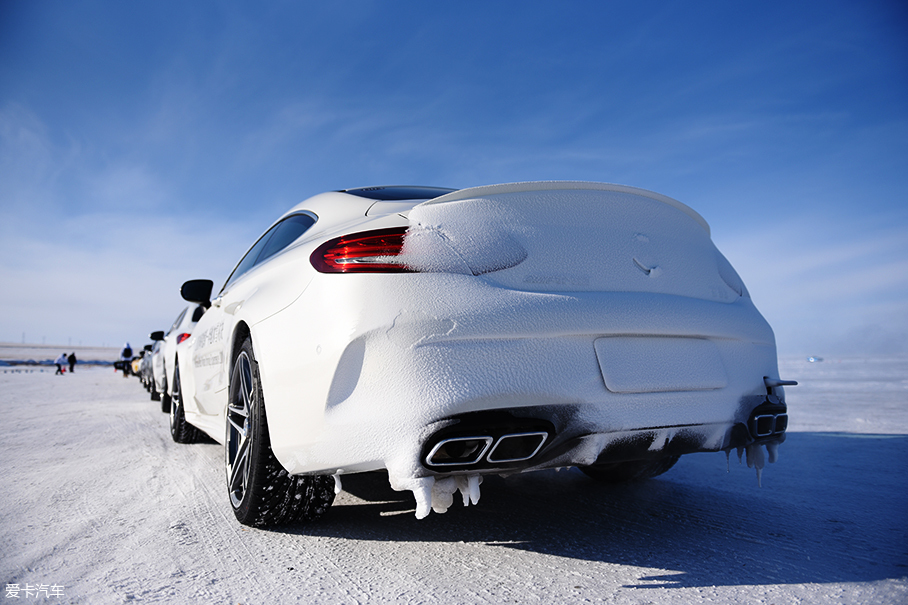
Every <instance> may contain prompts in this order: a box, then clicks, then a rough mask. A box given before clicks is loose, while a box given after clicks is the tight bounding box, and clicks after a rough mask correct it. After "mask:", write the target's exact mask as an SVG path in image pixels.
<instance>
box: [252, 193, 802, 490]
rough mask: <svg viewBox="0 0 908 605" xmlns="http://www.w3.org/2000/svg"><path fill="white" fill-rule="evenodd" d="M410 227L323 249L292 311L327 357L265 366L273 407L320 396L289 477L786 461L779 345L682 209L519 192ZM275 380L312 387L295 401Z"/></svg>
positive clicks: (288, 429) (277, 430)
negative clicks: (729, 453)
mask: <svg viewBox="0 0 908 605" xmlns="http://www.w3.org/2000/svg"><path fill="white" fill-rule="evenodd" d="M398 210H399V209H398ZM404 214H406V215H407V218H406V221H403V220H402V219H401V218H400V217H397V219H396V220H398V221H399V222H400V224H399V225H398V226H393V225H392V226H389V223H393V222H394V221H389V220H387V219H386V220H384V221H381V222H380V224H378V225H379V229H380V231H379V230H378V229H371V228H369V227H371V226H374V225H371V224H369V223H364V224H363V225H362V227H363V230H362V231H357V232H353V233H345V234H343V235H338V236H336V237H333V238H331V239H329V240H328V241H326V242H324V243H322V244H321V245H319V246H318V247H317V248H315V249H313V251H312V253H311V262H312V265H313V267H314V268H315V269H316V271H317V273H318V274H317V275H316V276H315V277H314V278H313V279H312V281H311V283H310V284H309V286H308V287H307V290H306V294H305V296H301V297H300V299H299V300H298V301H297V302H296V303H294V304H293V305H291V306H290V307H288V309H287V310H286V311H284V313H287V314H288V315H286V316H284V317H283V320H284V321H286V320H287V319H291V321H293V322H296V323H299V324H300V325H305V327H304V328H303V329H302V330H303V333H302V334H301V336H303V337H304V338H303V341H304V342H306V343H308V346H309V347H310V348H311V350H307V351H301V352H300V356H299V358H298V359H297V360H296V361H297V363H295V364H293V365H292V366H291V364H286V363H285V364H284V367H283V370H281V369H280V368H279V367H278V365H280V364H278V363H277V362H276V361H275V362H274V363H273V364H271V368H270V369H269V370H267V372H272V373H273V379H272V378H271V377H269V378H267V379H266V370H265V369H264V368H265V367H266V366H267V365H269V364H265V363H263V364H262V368H263V381H264V384H265V387H266V398H267V399H268V401H269V404H271V403H272V401H273V399H274V398H275V397H276V398H277V399H279V400H289V399H292V398H293V397H296V398H297V399H299V398H300V397H301V396H303V397H304V398H305V401H306V404H305V405H296V406H291V408H292V410H291V411H281V412H278V414H280V418H279V420H278V422H277V423H273V424H272V425H271V426H272V429H271V430H272V445H273V448H274V451H275V454H276V455H277V457H278V459H279V460H280V461H281V463H282V464H283V465H284V466H285V467H286V468H287V469H288V470H290V471H291V472H293V473H311V472H332V473H333V472H337V471H342V472H355V471H361V470H372V469H376V468H387V469H388V471H389V473H390V475H391V479H392V483H395V484H397V485H399V486H403V487H407V488H411V489H412V487H409V486H411V485H413V484H414V483H413V482H414V481H416V482H417V483H420V482H422V483H420V484H421V485H425V480H429V481H430V482H431V481H433V480H436V479H441V478H444V477H449V476H455V477H461V478H465V477H471V476H472V477H474V478H475V477H476V476H478V475H482V474H486V473H503V472H516V471H522V470H529V469H536V468H553V467H563V466H595V465H603V464H611V463H615V462H621V461H635V460H647V459H652V460H659V459H665V458H667V457H671V456H677V455H681V454H687V453H692V452H699V451H720V450H729V449H731V448H738V447H740V448H744V449H749V451H750V450H754V449H755V448H758V447H759V446H760V445H761V444H768V446H769V449H770V452H771V455H772V453H773V452H774V451H775V447H776V446H777V444H778V443H780V442H781V441H782V440H783V439H784V431H785V428H786V421H787V415H786V408H785V404H784V393H783V384H784V383H783V382H782V381H780V380H779V376H778V369H777V361H776V349H775V343H774V337H773V333H772V330H771V329H770V327H769V325H768V324H767V323H766V321H765V320H764V319H763V318H762V316H761V315H760V314H759V312H758V311H757V309H756V308H755V307H754V305H753V303H752V301H751V300H750V297H749V294H748V293H747V290H746V288H745V287H744V285H743V283H742V282H741V280H740V278H739V277H738V275H737V274H736V273H735V271H734V269H733V268H732V267H731V265H730V264H729V263H728V261H727V260H726V259H725V258H724V257H723V256H722V255H721V253H720V252H719V251H718V250H717V249H716V248H715V246H714V245H713V243H712V241H711V239H710V234H709V227H708V226H707V224H706V222H705V221H704V220H703V219H702V218H701V217H700V216H699V215H698V214H697V213H696V212H694V211H693V210H691V209H690V208H688V207H687V206H684V205H683V204H681V203H680V202H677V201H675V200H672V199H670V198H667V197H664V196H661V195H658V194H654V193H651V192H647V191H643V190H639V189H633V188H628V187H622V186H615V185H605V184H600V183H573V182H553V183H517V184H511V185H499V186H492V187H484V188H476V189H467V190H462V191H457V192H454V193H451V194H447V195H444V196H441V197H439V198H436V199H434V200H430V201H427V202H425V203H422V204H419V205H416V206H415V207H414V208H413V209H412V210H410V211H409V213H406V212H404ZM344 238H346V239H344ZM313 318H317V320H315V321H313ZM257 329H258V330H260V331H261V332H262V333H263V336H265V338H269V337H270V338H277V337H278V336H279V334H278V332H279V331H280V330H281V327H280V325H279V323H278V322H271V323H270V324H268V322H262V324H261V325H259V326H257ZM269 333H270V336H268V334H269ZM281 372H284V377H285V378H286V376H288V375H289V372H293V373H294V376H296V378H297V380H296V382H295V383H294V384H300V383H305V385H306V393H305V394H304V395H301V394H300V393H299V392H298V389H296V390H295V392H293V391H294V389H293V388H291V387H289V386H287V387H283V386H279V385H281V384H287V382H286V381H282V380H281V379H280V378H279V375H280V373H281ZM269 382H270V383H271V384H273V385H274V388H273V389H269ZM284 407H286V406H283V405H282V406H281V408H284ZM288 409H290V408H288ZM269 415H270V418H271V419H272V421H273V419H274V415H271V409H270V407H269Z"/></svg>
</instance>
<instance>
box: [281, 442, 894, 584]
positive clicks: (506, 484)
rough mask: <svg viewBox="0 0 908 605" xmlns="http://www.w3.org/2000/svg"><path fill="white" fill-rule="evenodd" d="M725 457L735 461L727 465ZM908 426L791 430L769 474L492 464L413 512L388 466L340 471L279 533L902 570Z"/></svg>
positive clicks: (721, 573)
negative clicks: (310, 517)
mask: <svg viewBox="0 0 908 605" xmlns="http://www.w3.org/2000/svg"><path fill="white" fill-rule="evenodd" d="M726 470H728V471H729V472H726ZM906 471H908V436H904V435H858V434H846V433H792V434H789V436H788V441H787V442H786V443H785V444H784V445H783V446H782V448H781V457H780V461H779V462H778V463H777V464H775V465H767V468H766V469H765V470H764V472H763V487H758V486H757V478H756V477H755V473H754V470H752V469H748V468H747V467H746V466H744V465H739V464H738V461H737V459H736V457H735V455H734V454H732V456H731V463H730V465H728V469H726V459H725V456H724V455H723V454H697V455H691V456H685V457H682V459H681V461H680V462H679V463H678V465H676V467H675V468H674V469H672V470H671V471H669V472H668V473H667V474H666V475H664V476H662V477H660V478H657V479H652V480H649V481H642V482H638V483H631V484H625V485H620V486H608V485H602V484H599V483H597V482H595V481H593V480H592V479H589V478H588V477H586V476H585V475H584V474H582V473H581V472H579V471H577V470H575V469H572V470H566V471H561V472H556V471H542V472H535V473H526V474H522V475H513V476H510V477H507V478H501V477H497V476H496V477H489V478H486V480H485V481H484V482H483V484H482V499H481V501H480V503H479V505H478V506H475V507H474V506H470V507H468V508H464V507H463V506H462V505H461V503H460V502H459V494H455V498H456V500H455V504H454V506H452V507H451V508H450V509H449V510H448V512H447V513H445V514H443V515H439V514H435V513H433V514H431V515H430V516H429V517H428V518H426V519H423V520H417V519H416V518H415V516H414V511H415V502H414V500H413V497H412V495H410V493H409V492H395V491H393V490H391V488H390V487H389V485H388V481H387V476H386V475H385V474H384V473H368V474H362V475H350V476H346V477H344V478H343V483H344V490H345V492H347V493H345V494H342V495H341V496H340V497H339V498H338V500H337V502H336V503H335V505H334V506H333V507H332V509H331V510H330V511H329V512H328V514H327V515H326V516H325V517H324V518H322V519H321V520H319V521H317V522H316V523H313V524H307V525H300V526H293V527H285V528H281V529H280V530H278V531H281V532H282V533H287V534H299V535H308V536H330V537H337V538H349V539H357V540H380V541H391V542H395V541H396V542H407V541H413V542H452V543H458V542H468V543H484V544H486V545H488V546H490V547H493V548H510V549H520V550H524V551H530V552H537V553H544V554H548V555H556V556H559V557H569V558H574V559H578V560H587V561H599V562H606V563H611V564H618V565H628V566H636V567H642V568H648V569H653V570H660V571H662V570H671V572H670V573H655V574H653V575H649V576H647V575H643V576H642V577H641V578H639V580H638V583H637V584H635V585H634V587H636V588H669V587H703V586H721V585H741V584H756V585H761V584H795V583H798V584H800V583H810V582H819V583H826V582H867V581H875V580H883V579H891V578H903V577H905V576H906V575H908V554H906V546H905V545H906V544H908V519H906V515H905V514H904V511H905V510H908V491H906V488H905V487H904V477H905V476H906Z"/></svg>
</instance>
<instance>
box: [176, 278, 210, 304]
mask: <svg viewBox="0 0 908 605" xmlns="http://www.w3.org/2000/svg"><path fill="white" fill-rule="evenodd" d="M212 288H214V282H213V281H211V280H210V279H190V280H189V281H188V282H186V283H185V284H183V287H182V288H180V296H182V297H183V300H186V301H189V302H191V303H196V304H199V305H202V306H203V307H205V308H206V309H207V308H208V307H210V306H211V289H212Z"/></svg>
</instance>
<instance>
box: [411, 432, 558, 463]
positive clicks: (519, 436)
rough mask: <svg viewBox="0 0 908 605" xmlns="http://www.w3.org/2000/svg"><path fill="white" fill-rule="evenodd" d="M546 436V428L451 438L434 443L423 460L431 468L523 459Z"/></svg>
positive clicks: (537, 447)
mask: <svg viewBox="0 0 908 605" xmlns="http://www.w3.org/2000/svg"><path fill="white" fill-rule="evenodd" d="M548 436H549V434H548V433H547V432H545V431H533V432H526V433H510V434H507V435H502V436H501V437H499V438H498V440H497V441H496V440H495V439H494V438H493V437H489V436H486V435H478V436H470V437H451V438H449V439H443V440H441V441H439V442H438V443H436V444H435V446H434V447H433V448H432V449H431V450H430V451H429V454H428V456H426V460H425V462H426V466H430V467H449V466H472V465H474V464H479V463H480V462H482V461H483V460H485V461H486V462H488V463H490V464H504V463H510V462H523V461H525V460H529V459H530V458H532V457H533V456H535V455H536V454H538V453H539V450H541V449H542V446H543V445H544V444H545V441H546V439H548ZM493 443H494V445H493Z"/></svg>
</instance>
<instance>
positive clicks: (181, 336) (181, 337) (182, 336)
mask: <svg viewBox="0 0 908 605" xmlns="http://www.w3.org/2000/svg"><path fill="white" fill-rule="evenodd" d="M190 336H191V334H187V333H186V332H183V333H182V334H180V335H178V336H177V344H180V343H181V342H183V341H184V340H186V339H187V338H189V337H190Z"/></svg>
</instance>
